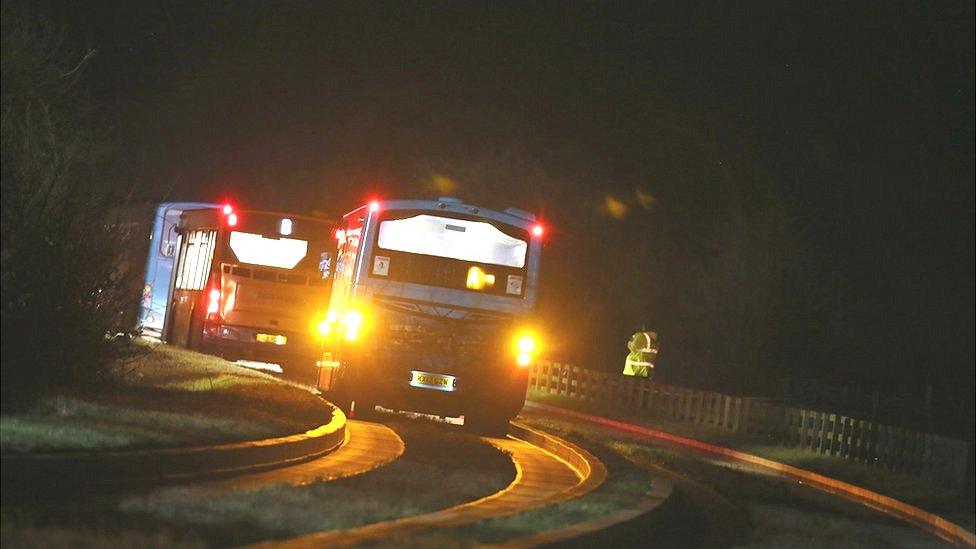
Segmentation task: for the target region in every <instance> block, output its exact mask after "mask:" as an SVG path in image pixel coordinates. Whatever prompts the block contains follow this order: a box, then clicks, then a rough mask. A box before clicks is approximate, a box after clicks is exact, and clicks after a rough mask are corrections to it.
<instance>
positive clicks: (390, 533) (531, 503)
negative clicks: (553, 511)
mask: <svg viewBox="0 0 976 549" xmlns="http://www.w3.org/2000/svg"><path fill="white" fill-rule="evenodd" d="M514 431H516V432H518V433H519V435H520V436H521V437H522V438H519V437H516V436H514V435H509V436H508V437H507V438H504V439H500V438H486V439H485V440H487V441H488V442H489V443H491V444H492V445H494V446H495V447H496V448H498V449H499V450H501V451H502V452H505V453H506V454H508V455H510V456H511V458H512V462H513V463H514V464H515V470H516V474H515V480H513V481H512V483H511V484H509V485H508V486H507V487H505V488H504V489H503V490H501V491H499V492H496V493H495V494H492V495H490V496H487V497H484V498H481V499H477V500H475V501H471V502H468V503H463V504H461V505H456V506H454V507H449V508H447V509H443V510H441V511H437V512H434V513H428V514H423V515H416V516H412V517H405V518H401V519H396V520H389V521H383V522H377V523H373V524H368V525H365V526H361V527H359V528H352V529H349V530H332V531H328V532H321V533H317V534H310V535H307V536H301V537H298V538H294V539H290V540H284V541H280V542H268V543H264V544H259V545H258V546H259V547H308V546H326V545H356V544H361V543H370V542H377V541H382V540H388V539H391V538H394V537H401V536H405V535H409V534H416V533H418V532H422V531H425V530H428V529H432V528H447V527H451V526H459V525H462V524H468V523H472V522H478V521H481V520H485V519H489V518H494V517H501V516H506V515H511V514H514V513H519V512H522V511H528V510H531V509H537V508H539V507H543V506H546V505H550V504H553V503H557V502H560V501H565V500H567V499H571V498H575V497H580V496H582V495H584V494H586V493H587V492H589V491H591V490H593V489H594V488H596V487H597V486H599V485H600V483H601V482H603V478H604V477H605V476H606V469H605V468H604V467H603V464H602V463H600V461H599V460H597V459H596V458H594V457H593V456H591V455H589V454H588V453H586V452H584V451H582V450H580V449H578V448H576V447H575V446H572V445H571V444H569V443H567V442H564V441H562V440H559V439H557V438H556V437H553V436H551V435H547V434H544V433H540V432H538V431H533V430H531V429H527V428H524V427H521V426H516V428H515V429H514ZM523 438H526V439H530V440H532V442H531V443H530V442H528V441H526V440H523ZM544 446H545V447H549V448H552V449H553V450H555V451H556V453H559V454H562V455H564V456H566V459H564V458H563V457H559V456H557V455H556V453H554V452H551V451H549V450H547V449H545V448H544Z"/></svg>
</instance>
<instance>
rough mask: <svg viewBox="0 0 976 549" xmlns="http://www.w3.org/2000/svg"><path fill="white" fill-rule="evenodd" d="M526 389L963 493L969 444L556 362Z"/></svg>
mask: <svg viewBox="0 0 976 549" xmlns="http://www.w3.org/2000/svg"><path fill="white" fill-rule="evenodd" d="M529 388H530V389H535V390H537V391H541V392H544V393H550V394H559V395H565V396H569V397H575V398H579V399H582V400H589V401H595V402H600V403H604V404H611V405H615V406H619V407H622V408H625V409H631V410H641V411H646V412H647V413H648V414H649V415H652V416H656V417H663V418H667V419H672V420H679V421H686V422H690V423H699V424H703V425H707V426H711V427H715V428H719V429H725V430H728V431H734V432H740V433H745V434H750V435H754V436H757V437H761V438H762V439H763V440H764V441H766V442H768V443H774V444H778V445H781V446H788V447H799V448H804V449H806V450H809V451H811V452H815V453H818V454H822V455H830V456H836V457H839V458H844V459H849V460H852V461H858V462H862V463H870V464H874V465H877V466H881V467H884V468H886V469H889V470H892V471H897V472H902V473H906V474H910V475H914V476H918V477H921V478H925V479H928V480H931V481H934V482H936V483H938V484H939V485H942V486H944V487H946V488H951V489H955V490H962V489H963V487H964V486H965V482H966V463H967V458H968V452H969V444H968V443H966V442H964V441H961V440H957V439H953V438H949V437H944V436H939V435H934V434H931V433H921V432H918V431H912V430H909V429H903V428H900V427H893V426H890V425H882V424H878V423H874V422H871V421H866V420H863V419H857V418H853V417H848V416H844V415H840V414H833V413H829V412H821V411H817V410H808V409H804V408H794V407H792V406H786V405H783V404H780V403H776V402H769V401H766V400H763V399H757V398H748V397H734V396H730V395H725V394H721V393H714V392H711V391H700V390H696V389H687V388H684V387H678V386H675V385H667V384H664V383H659V382H656V381H650V380H647V379H643V378H635V377H627V376H623V375H620V374H616V373H607V372H599V371H595V370H587V369H585V368H580V367H578V366H570V365H567V364H560V363H558V362H548V361H541V362H539V363H538V364H535V365H533V366H532V368H531V369H530V371H529Z"/></svg>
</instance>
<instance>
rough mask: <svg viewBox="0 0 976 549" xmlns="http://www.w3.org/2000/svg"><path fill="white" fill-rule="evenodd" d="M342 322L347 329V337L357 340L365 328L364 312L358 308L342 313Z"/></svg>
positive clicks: (350, 339)
mask: <svg viewBox="0 0 976 549" xmlns="http://www.w3.org/2000/svg"><path fill="white" fill-rule="evenodd" d="M342 324H343V326H344V327H345V329H346V339H347V340H349V341H356V340H357V339H359V333H360V331H361V330H362V328H363V313H362V312H360V311H358V310H356V309H353V310H351V311H346V314H344V315H342Z"/></svg>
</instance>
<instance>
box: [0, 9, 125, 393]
mask: <svg viewBox="0 0 976 549" xmlns="http://www.w3.org/2000/svg"><path fill="white" fill-rule="evenodd" d="M94 58H95V52H94V51H93V50H89V51H66V48H64V47H63V46H62V44H61V41H60V33H59V32H57V31H56V30H54V29H52V28H51V26H50V25H48V24H46V23H44V22H43V21H39V20H37V19H35V18H32V17H31V16H30V15H29V14H27V13H26V12H24V11H19V10H17V9H16V8H11V7H9V6H8V5H6V4H5V5H4V8H3V55H2V72H3V85H2V109H3V112H2V116H3V119H2V124H3V126H2V143H3V150H2V154H3V156H2V175H3V179H2V181H3V183H2V204H3V206H2V207H3V215H2V241H3V249H2V330H3V341H2V373H3V379H2V391H3V408H4V409H5V410H8V409H10V408H13V407H16V406H18V405H21V404H24V403H28V402H30V401H31V400H32V398H33V397H35V396H36V395H38V394H39V393H40V392H41V391H43V390H44V389H45V388H48V387H51V386H53V385H58V384H75V385H76V384H80V383H83V382H85V381H90V380H95V379H98V378H99V375H100V373H101V372H102V370H103V368H104V364H105V361H106V358H107V356H108V353H110V352H111V349H112V348H113V345H112V343H111V339H110V338H109V337H108V336H109V334H111V333H114V331H115V328H116V327H117V326H116V325H117V324H118V322H119V318H120V317H119V313H120V311H122V310H123V309H124V308H126V307H127V303H128V302H127V300H126V297H127V296H124V295H121V294H120V290H121V289H122V288H127V286H125V285H123V284H121V282H122V281H123V280H124V279H125V277H126V275H125V273H123V272H120V271H119V269H118V268H117V265H118V256H119V254H120V250H121V249H122V248H123V243H124V241H125V236H126V235H125V234H123V232H124V230H123V229H122V226H121V224H119V223H117V222H114V221H113V217H115V216H116V215H117V214H116V213H114V212H118V211H119V206H120V205H121V203H122V201H123V198H122V197H121V195H120V193H118V189H116V188H115V186H114V185H113V184H112V183H111V182H110V181H109V180H108V179H107V178H105V177H102V176H100V172H99V170H100V164H99V161H100V159H102V158H105V152H106V151H107V147H108V143H109V141H108V139H107V131H106V128H105V126H104V123H102V122H101V121H100V120H99V117H98V115H97V113H96V112H95V111H94V109H92V108H91V107H90V103H89V102H88V100H87V99H86V97H85V95H84V93H83V91H82V88H83V87H82V86H81V84H80V80H81V77H82V74H83V73H84V70H85V68H86V65H87V64H88V63H90V62H91V61H92V60H93V59H94ZM129 301H131V300H129Z"/></svg>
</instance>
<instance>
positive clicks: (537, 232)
mask: <svg viewBox="0 0 976 549" xmlns="http://www.w3.org/2000/svg"><path fill="white" fill-rule="evenodd" d="M544 232H545V228H544V227H543V226H542V224H541V223H537V224H535V225H534V226H533V227H532V235H533V236H542V233H544Z"/></svg>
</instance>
